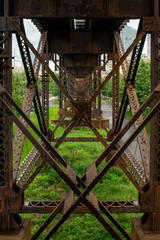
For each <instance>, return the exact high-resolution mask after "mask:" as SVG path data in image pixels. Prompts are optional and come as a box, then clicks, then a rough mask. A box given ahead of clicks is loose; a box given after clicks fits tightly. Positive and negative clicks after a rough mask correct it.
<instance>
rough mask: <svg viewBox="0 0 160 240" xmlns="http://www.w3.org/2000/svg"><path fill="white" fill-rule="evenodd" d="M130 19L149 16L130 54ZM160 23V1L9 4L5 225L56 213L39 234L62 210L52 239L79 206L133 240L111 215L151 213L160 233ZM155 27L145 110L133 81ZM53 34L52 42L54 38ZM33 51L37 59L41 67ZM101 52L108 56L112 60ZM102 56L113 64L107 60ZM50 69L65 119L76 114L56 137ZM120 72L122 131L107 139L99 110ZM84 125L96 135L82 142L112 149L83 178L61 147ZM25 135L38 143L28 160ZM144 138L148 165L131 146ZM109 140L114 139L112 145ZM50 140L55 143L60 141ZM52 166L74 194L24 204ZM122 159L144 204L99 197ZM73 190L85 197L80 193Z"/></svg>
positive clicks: (5, 22)
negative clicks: (21, 71) (36, 39)
mask: <svg viewBox="0 0 160 240" xmlns="http://www.w3.org/2000/svg"><path fill="white" fill-rule="evenodd" d="M135 6H136V7H135ZM66 10H67V11H66ZM23 17H27V18H31V19H32V21H33V22H34V24H35V25H36V26H37V28H38V29H39V30H40V31H41V33H42V37H41V41H40V44H39V46H38V51H36V49H35V48H34V46H33V45H32V44H31V42H30V41H29V40H28V39H27V37H26V35H25V31H24V27H23V19H22V18H23ZM130 18H141V21H140V28H139V30H138V32H137V36H136V39H135V40H134V41H133V43H132V44H131V46H130V47H129V48H128V49H127V51H126V53H124V49H123V46H122V44H121V41H120V36H119V31H120V29H122V27H123V25H124V24H125V23H126V22H127V21H128V19H130ZM159 23H160V21H159V0H154V1H150V0H142V1H140V0H135V1H133V0H129V1H128V2H127V4H126V1H125V0H113V1H106V0H104V1H103V0H102V1H98V0H94V1H93V0H91V1H89V2H88V3H87V4H86V1H85V0H82V1H80V2H78V1H75V0H73V1H72V0H71V1H69V0H61V1H52V0H46V1H43V0H39V1H37V0H33V1H31V0H28V1H24V0H21V1H20V0H13V1H9V0H0V84H1V85H0V138H1V144H0V201H1V204H0V231H11V230H12V229H13V227H15V228H16V229H18V228H19V227H20V224H21V219H20V217H19V215H18V213H22V212H38V213H41V212H45V213H50V215H49V216H48V218H47V219H46V221H45V222H44V223H42V225H41V226H40V227H39V229H38V230H37V232H36V233H35V234H34V235H33V236H32V237H31V239H32V240H33V239H37V238H38V237H39V236H40V234H41V233H42V232H43V231H44V230H45V229H46V228H47V227H48V225H49V224H50V223H51V222H52V220H53V219H55V217H56V216H57V214H58V213H62V216H61V218H60V219H58V220H57V223H56V224H55V225H54V226H53V227H52V228H51V230H50V231H49V232H48V233H47V235H46V236H45V238H44V239H49V238H51V236H52V235H53V234H54V233H55V232H56V231H57V230H58V229H59V227H60V226H61V225H62V224H63V223H64V222H65V221H66V219H67V218H68V217H69V216H70V215H71V213H73V212H76V211H78V212H90V213H92V214H93V215H94V216H95V217H96V218H97V219H98V220H99V221H100V223H101V224H102V225H103V226H104V227H105V229H106V230H107V231H108V232H109V233H110V234H111V236H112V237H113V238H114V239H116V240H117V239H123V238H125V239H131V237H130V236H129V235H128V233H126V231H125V230H124V229H123V228H122V227H121V226H120V224H119V223H118V222H117V220H116V219H115V218H114V217H113V215H112V214H111V213H113V212H117V213H120V212H129V211H130V212H144V213H145V214H144V216H143V217H142V222H143V224H144V229H146V230H148V231H153V232H156V231H159V230H160V229H159V212H160V205H159V198H160V187H159V183H160V174H159V162H160V161H159V135H160V134H159V109H160V101H159V98H160V87H159V50H160V47H159V38H160V34H159V31H160V27H159V25H160V24H159ZM53 29H54V31H53ZM104 29H105V31H104ZM13 32H14V33H16V36H17V41H18V44H19V49H20V52H21V56H22V60H23V64H24V68H25V73H26V77H27V81H28V86H27V92H26V96H25V99H24V104H23V108H22V110H21V109H20V108H19V106H17V104H16V103H15V102H14V100H13V99H12V97H11V93H12V87H11V85H12V81H11V67H12V64H11V53H12V51H11V46H12V43H11V34H12V33H13ZM147 32H151V35H152V59H151V60H152V81H151V83H152V94H151V96H150V97H149V98H148V99H147V100H146V102H145V103H144V104H143V105H142V106H139V103H138V99H137V95H136V90H135V86H134V79H135V75H136V72H137V68H138V65H139V61H140V55H141V53H142V48H143V45H144V41H145V36H146V33H147ZM47 33H48V39H47V44H45V42H46V38H47ZM114 37H115V39H114ZM115 40H116V43H117V49H116V48H115V42H114V41H115ZM29 49H30V50H31V51H32V52H33V53H34V54H35V56H36V58H35V62H34V64H33V65H32V61H31V57H30V50H29ZM132 51H133V53H132V59H131V63H130V66H128V63H127V61H126V58H127V56H128V55H129V54H130V53H131V52H132ZM43 52H44V55H43ZM117 52H118V54H119V59H118V57H117ZM101 54H103V60H102V59H101ZM106 55H107V61H108V60H112V61H113V62H114V64H113V65H114V66H113V69H112V71H111V72H110V73H109V74H108V75H107V76H106V78H105V79H104V81H103V82H101V70H102V68H103V70H105V64H106V63H107V62H106ZM49 60H52V61H53V62H54V63H55V70H59V72H60V74H59V77H57V76H56V75H55V73H54V72H53V71H52V69H51V68H50V67H49V66H48V65H49ZM101 60H102V61H101ZM101 62H103V63H104V65H103V66H101ZM40 64H42V66H43V71H42V73H43V74H42V75H43V76H42V106H41V101H40V98H39V93H38V88H37V78H38V72H39V69H40ZM120 66H122V69H123V75H124V79H125V83H126V87H125V90H124V94H123V98H122V102H121V106H120V108H119V79H118V74H119V67H120ZM49 75H50V76H51V78H52V80H51V81H53V80H54V81H55V82H56V84H57V85H58V86H59V88H60V101H59V107H60V109H59V116H60V124H61V123H62V122H64V120H65V118H66V117H67V116H70V117H71V122H70V124H69V126H68V127H67V128H66V129H65V130H64V132H63V134H62V136H61V137H59V138H55V137H54V133H55V131H56V130H57V129H58V127H59V126H60V124H58V125H57V127H56V128H55V130H53V131H50V129H49ZM112 77H113V129H112V131H110V132H108V129H105V130H106V132H108V137H105V138H104V137H102V135H101V134H100V133H99V132H98V130H97V128H96V127H95V125H94V124H93V122H92V116H95V117H96V118H97V119H100V117H101V114H102V113H101V92H102V90H103V88H104V87H105V86H106V84H107V83H108V81H109V80H110V79H111V78H112ZM32 102H33V103H34V105H35V110H36V115H37V118H38V121H39V126H40V130H39V129H38V128H37V127H36V126H35V125H34V124H33V123H32V122H31V121H30V119H29V118H28V117H29V113H30V111H31V106H32ZM128 102H130V105H131V110H132V114H133V117H132V119H131V120H130V121H129V122H128V123H127V124H126V126H124V128H123V129H122V130H121V126H122V121H123V119H124V116H125V111H126V108H127V105H128ZM149 105H151V111H150V113H149V114H148V115H147V117H146V118H145V119H144V120H143V118H142V116H141V115H142V113H143V112H144V110H145V109H146V107H148V106H149ZM13 109H15V110H16V111H17V112H18V114H19V115H20V117H19V118H18V117H17V116H16V115H15V114H14V112H13ZM118 110H119V115H118V114H117V113H118ZM157 113H158V114H157ZM152 118H153V120H152V123H151V152H152V157H151V156H150V154H149V147H150V144H149V141H148V139H147V136H146V132H145V130H144V127H145V125H146V124H147V123H148V122H149V121H150V120H151V119H152ZM12 121H13V122H14V123H15V124H16V125H17V126H18V128H19V130H18V131H17V133H16V137H15V143H14V148H13V152H14V154H13V159H12V146H11V145H12ZM99 122H100V121H99ZM133 124H135V131H134V132H133V134H131V136H129V138H128V139H127V141H126V142H122V141H121V138H122V136H123V135H124V134H125V133H126V132H127V131H128V129H129V128H130V127H131V126H132V125H133ZM28 125H29V126H30V128H31V129H32V131H33V132H34V133H35V134H37V135H38V137H39V138H40V140H39V141H38V140H37V139H36V138H35V137H34V136H33V134H32V133H31V131H30V130H29V128H27V126H28ZM77 125H78V126H87V127H89V128H90V129H91V130H92V132H93V133H94V134H95V136H96V137H94V138H83V137H82V138H76V141H84V142H85V141H93V142H94V141H99V142H101V143H102V144H103V146H104V147H105V150H104V151H103V153H102V154H101V155H100V156H99V157H98V158H97V159H96V161H95V162H94V163H93V164H92V165H91V166H90V167H89V168H88V170H87V171H86V173H85V174H84V175H83V176H82V178H80V177H79V176H78V175H76V173H75V171H74V169H72V168H71V166H70V165H69V164H68V163H67V161H66V160H65V159H64V158H63V157H62V156H61V155H60V154H59V153H58V150H57V149H58V147H59V145H60V144H61V143H63V142H64V141H74V140H75V139H74V138H70V137H68V138H67V136H68V134H69V133H70V131H71V130H72V129H73V127H75V126H77ZM24 136H26V137H27V138H28V139H29V140H30V142H31V143H32V144H33V146H34V148H33V149H32V151H31V152H30V154H29V155H28V156H27V157H26V158H25V159H24V161H22V162H21V158H20V156H21V152H22V146H23V142H24ZM137 136H138V141H139V143H140V146H141V153H142V162H143V164H141V163H140V162H139V161H138V159H136V158H135V156H134V154H133V153H131V152H130V150H129V149H128V146H129V144H130V143H131V142H132V141H133V139H134V138H135V137H137ZM107 140H110V141H111V142H110V143H108V142H107ZM50 141H53V142H55V141H56V143H55V146H54V147H53V146H52V145H51V143H50ZM105 158H107V160H106V162H105V164H104V165H103V166H102V168H101V170H100V171H97V168H98V167H99V165H100V164H101V163H102V162H103V163H104V161H103V160H104V159H105ZM20 162H21V164H19V163H20ZM46 163H48V164H49V165H50V166H51V167H52V168H53V169H54V170H55V171H57V173H58V174H59V175H60V177H61V178H62V179H63V180H64V181H65V183H66V184H67V185H68V186H69V188H70V189H71V190H70V191H69V193H68V194H67V195H66V197H65V198H64V199H63V200H62V201H61V202H54V201H52V202H50V201H49V202H48V201H46V202H43V201H38V202H36V201H30V202H29V203H27V202H23V194H24V191H25V190H26V188H27V187H28V186H29V185H30V184H31V182H32V181H33V180H34V178H35V177H36V176H37V174H38V173H39V172H40V170H41V169H42V168H43V166H44V165H45V164H46ZM61 164H62V165H63V167H61ZM114 164H117V165H118V166H119V167H121V169H122V170H123V171H124V173H125V174H126V176H127V177H128V178H129V179H130V180H131V182H132V183H133V184H134V186H135V187H136V188H137V190H138V191H139V200H138V202H132V201H113V202H106V201H103V202H102V201H99V199H98V198H97V196H96V195H95V194H93V192H92V189H93V188H94V186H96V185H97V183H98V182H99V181H100V180H101V179H102V177H103V176H104V175H105V174H106V173H107V171H108V170H109V169H110V167H111V166H113V165H114ZM13 169H14V170H13ZM148 182H149V184H148ZM15 183H16V184H15ZM74 195H76V196H77V198H74V197H75V196H74ZM88 195H89V199H88V198H87V196H88ZM74 199H76V200H74ZM23 203H24V204H23ZM102 213H103V214H105V216H106V217H107V218H106V217H104V215H102ZM108 219H109V221H111V222H112V224H110V223H109V221H108ZM117 230H119V232H120V233H121V235H120V234H119V232H118V231H117Z"/></svg>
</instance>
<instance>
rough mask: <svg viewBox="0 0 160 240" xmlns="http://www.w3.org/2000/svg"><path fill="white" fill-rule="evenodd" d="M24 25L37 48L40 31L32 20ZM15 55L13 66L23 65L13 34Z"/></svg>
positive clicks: (133, 21)
mask: <svg viewBox="0 0 160 240" xmlns="http://www.w3.org/2000/svg"><path fill="white" fill-rule="evenodd" d="M138 24H139V20H131V21H130V22H129V23H128V24H127V25H128V26H130V27H132V28H135V29H137V28H138ZM24 25H25V29H26V35H27V37H28V39H29V40H30V42H31V43H32V44H33V45H34V47H35V48H37V46H38V42H39V39H40V32H39V31H38V30H37V28H36V27H35V26H34V24H33V23H32V22H31V21H30V20H24ZM143 53H144V54H146V55H147V45H146V44H145V47H144V51H143ZM13 56H14V57H15V59H14V60H13V66H14V67H22V66H23V65H22V61H21V57H20V53H19V49H18V45H17V41H16V37H15V36H13Z"/></svg>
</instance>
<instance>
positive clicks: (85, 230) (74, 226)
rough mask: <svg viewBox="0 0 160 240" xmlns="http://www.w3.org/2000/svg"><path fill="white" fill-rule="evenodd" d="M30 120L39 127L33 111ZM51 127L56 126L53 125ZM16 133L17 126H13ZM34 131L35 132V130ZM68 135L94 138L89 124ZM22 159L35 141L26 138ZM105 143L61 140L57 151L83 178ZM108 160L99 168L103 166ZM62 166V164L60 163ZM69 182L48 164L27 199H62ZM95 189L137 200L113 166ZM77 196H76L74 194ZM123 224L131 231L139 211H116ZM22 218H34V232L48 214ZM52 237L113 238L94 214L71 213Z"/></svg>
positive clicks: (104, 196)
mask: <svg viewBox="0 0 160 240" xmlns="http://www.w3.org/2000/svg"><path fill="white" fill-rule="evenodd" d="M57 117H58V107H50V120H51V119H53V118H57ZM31 120H32V121H33V122H34V123H35V124H36V125H37V126H38V124H37V119H36V116H35V114H34V113H31ZM50 128H51V129H52V130H53V129H54V127H50ZM14 132H15V129H14ZM63 132H64V128H63V127H60V128H59V129H58V130H57V131H56V133H55V136H56V137H60V136H61V135H62V133H63ZM99 132H100V134H101V135H102V136H104V137H106V132H105V130H99ZM33 134H34V133H33ZM68 137H94V134H93V132H92V131H91V130H90V129H89V128H87V127H81V128H80V127H79V128H76V129H73V130H72V131H71V133H70V134H69V135H68ZM24 146H25V147H24V150H23V154H22V155H23V156H22V157H23V158H24V157H25V156H26V154H27V153H28V152H29V151H30V150H31V148H32V144H30V143H29V141H28V140H25V144H24ZM103 150H104V146H103V145H102V144H101V143H65V142H64V143H62V144H61V145H60V146H59V148H58V152H59V153H60V154H61V155H62V156H63V157H64V159H65V160H66V161H67V162H69V164H70V165H71V166H72V168H73V169H74V170H75V172H76V173H77V174H78V175H79V176H80V177H81V176H83V174H84V173H85V171H86V170H87V168H88V167H89V166H90V165H91V164H92V163H93V162H94V161H95V160H96V159H97V157H98V156H99V155H100V154H101V153H102V152H103ZM104 164H105V160H104V161H103V162H102V164H101V166H100V167H99V168H98V170H99V171H100V169H102V168H103V167H104ZM61 167H62V166H61ZM69 190H70V189H69V187H68V185H67V184H66V183H65V182H64V181H63V180H62V179H61V178H60V176H59V175H58V173H57V172H55V171H54V170H53V169H52V168H51V167H50V166H49V165H48V164H46V165H45V166H44V168H43V169H42V170H41V172H40V173H39V174H38V175H37V176H36V178H35V179H34V181H33V182H32V183H31V184H30V185H29V187H28V188H27V190H26V191H25V200H55V201H61V200H63V199H64V198H65V195H66V193H67V192H68V191H69ZM93 192H94V193H95V195H96V196H97V197H98V198H99V199H100V200H105V201H107V200H108V201H109V200H137V199H138V193H137V190H136V189H135V187H134V186H133V185H132V184H131V182H130V181H129V180H128V178H127V177H126V176H125V174H124V173H123V172H122V170H120V169H118V168H116V167H112V168H111V169H110V170H109V171H108V172H107V174H106V175H105V176H104V177H103V178H102V179H101V180H100V181H99V183H98V184H97V185H96V186H95V187H94V189H93ZM74 198H75V199H76V196H75V197H74ZM113 215H114V217H115V218H116V219H117V220H118V222H119V223H120V224H122V226H123V227H124V228H125V229H126V231H128V232H129V233H130V230H131V218H132V217H133V216H140V215H137V214H113ZM21 216H22V217H31V220H32V234H33V233H34V232H35V231H36V230H37V229H38V228H39V226H40V225H41V224H42V223H43V222H44V220H45V219H46V218H47V216H48V214H21ZM60 217H61V214H59V215H58V216H57V217H56V218H55V219H54V220H53V222H52V223H51V225H50V226H49V227H48V228H47V230H46V231H44V233H43V234H41V236H40V237H39V238H38V239H42V238H43V237H44V236H45V234H46V233H47V232H48V231H49V229H50V227H51V226H53V225H54V224H55V223H56V221H57V220H58V219H59V218H60ZM51 239H56V240H61V239H66V240H82V239H83V240H84V239H91V240H110V239H112V237H111V236H110V234H109V233H108V232H107V231H106V230H105V229H104V227H103V226H102V225H101V224H100V223H99V221H98V220H97V219H96V218H95V217H94V216H93V215H92V214H83V215H82V214H72V215H71V216H70V217H69V219H68V220H67V221H66V222H65V223H64V225H62V227H60V229H59V230H58V231H57V232H56V233H55V235H54V237H52V238H51Z"/></svg>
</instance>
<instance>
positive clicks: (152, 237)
mask: <svg viewBox="0 0 160 240" xmlns="http://www.w3.org/2000/svg"><path fill="white" fill-rule="evenodd" d="M132 240H160V233H152V232H147V231H144V230H143V229H142V225H141V218H132Z"/></svg>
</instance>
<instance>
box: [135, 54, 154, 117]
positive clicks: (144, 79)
mask: <svg viewBox="0 0 160 240" xmlns="http://www.w3.org/2000/svg"><path fill="white" fill-rule="evenodd" d="M135 87H136V92H137V96H138V99H139V103H140V105H142V104H143V103H144V102H145V100H146V99H147V98H148V97H149V95H150V93H151V84H150V62H149V61H147V62H146V61H144V60H143V59H142V60H141V61H140V64H139V67H138V71H137V75H136V79H135ZM148 111H149V107H148V108H147V110H146V111H145V113H144V116H146V114H147V113H148Z"/></svg>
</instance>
